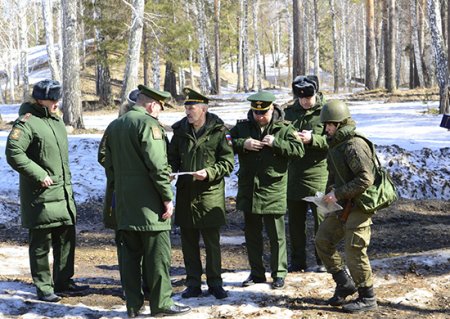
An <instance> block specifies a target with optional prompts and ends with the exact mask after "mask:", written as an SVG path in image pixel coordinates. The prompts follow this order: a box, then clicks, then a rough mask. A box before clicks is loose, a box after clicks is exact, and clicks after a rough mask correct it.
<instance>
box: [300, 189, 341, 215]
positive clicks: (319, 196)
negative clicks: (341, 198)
mask: <svg viewBox="0 0 450 319" xmlns="http://www.w3.org/2000/svg"><path fill="white" fill-rule="evenodd" d="M324 196H325V194H324V193H321V192H317V193H316V196H307V197H304V198H303V200H305V201H307V202H311V203H314V204H316V205H317V207H318V208H320V210H322V211H323V212H324V213H331V212H335V211H338V210H341V209H343V208H342V206H341V205H339V204H338V203H326V202H324V201H323V197H324Z"/></svg>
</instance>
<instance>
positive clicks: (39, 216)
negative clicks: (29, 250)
mask: <svg viewBox="0 0 450 319" xmlns="http://www.w3.org/2000/svg"><path fill="white" fill-rule="evenodd" d="M5 153H6V160H7V162H8V163H9V165H11V167H12V168H13V169H14V170H16V171H17V172H19V174H20V204H21V209H20V210H21V215H22V226H23V227H25V228H30V229H39V228H50V227H58V226H62V225H74V224H75V222H76V207H75V201H74V198H73V191H72V182H71V174H70V169H69V151H68V141H67V131H66V128H65V126H64V123H63V121H62V119H61V118H60V117H59V116H58V115H57V114H52V113H50V112H48V109H47V108H46V107H43V106H41V105H39V104H37V103H32V102H26V103H23V104H22V105H21V106H20V109H19V118H18V119H17V120H16V121H15V122H14V124H13V128H12V130H11V133H10V134H9V136H8V140H7V143H6V151H5ZM47 175H48V176H49V177H50V178H51V179H52V180H53V182H54V184H53V185H51V186H49V187H41V182H42V181H43V180H44V178H45V177H46V176H47Z"/></svg>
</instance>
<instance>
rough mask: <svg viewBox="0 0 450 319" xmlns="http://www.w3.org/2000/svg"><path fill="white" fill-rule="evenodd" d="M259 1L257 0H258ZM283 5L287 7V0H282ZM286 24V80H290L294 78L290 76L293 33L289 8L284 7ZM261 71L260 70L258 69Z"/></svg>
mask: <svg viewBox="0 0 450 319" xmlns="http://www.w3.org/2000/svg"><path fill="white" fill-rule="evenodd" d="M258 2H259V0H258ZM284 5H285V7H286V8H288V7H289V0H285V1H284ZM286 25H287V34H288V48H287V63H288V65H287V67H288V80H289V81H292V80H293V79H294V78H293V76H292V62H291V55H292V52H293V50H294V42H293V34H292V17H291V13H290V11H289V10H287V9H286ZM260 72H261V70H260Z"/></svg>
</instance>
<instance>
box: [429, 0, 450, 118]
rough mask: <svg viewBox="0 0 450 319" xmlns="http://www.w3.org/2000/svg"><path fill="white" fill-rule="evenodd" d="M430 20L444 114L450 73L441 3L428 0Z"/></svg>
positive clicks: (441, 110) (437, 0)
mask: <svg viewBox="0 0 450 319" xmlns="http://www.w3.org/2000/svg"><path fill="white" fill-rule="evenodd" d="M427 8H428V10H427V12H428V20H429V23H430V31H431V39H432V44H433V52H434V58H435V60H436V77H437V80H438V84H439V95H440V101H439V102H440V103H439V110H440V112H441V113H444V111H445V106H446V97H447V89H448V88H447V86H448V81H449V78H448V77H449V72H448V65H447V57H446V56H445V52H444V41H443V35H442V24H441V16H440V14H439V8H440V1H439V0H427Z"/></svg>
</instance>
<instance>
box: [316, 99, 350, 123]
mask: <svg viewBox="0 0 450 319" xmlns="http://www.w3.org/2000/svg"><path fill="white" fill-rule="evenodd" d="M349 117H351V115H350V111H349V110H348V106H347V104H346V103H344V102H342V101H340V100H330V101H328V102H327V103H326V104H325V105H324V106H323V107H322V111H321V112H320V121H321V122H322V123H326V122H335V123H340V122H342V121H343V120H345V119H348V118H349Z"/></svg>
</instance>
